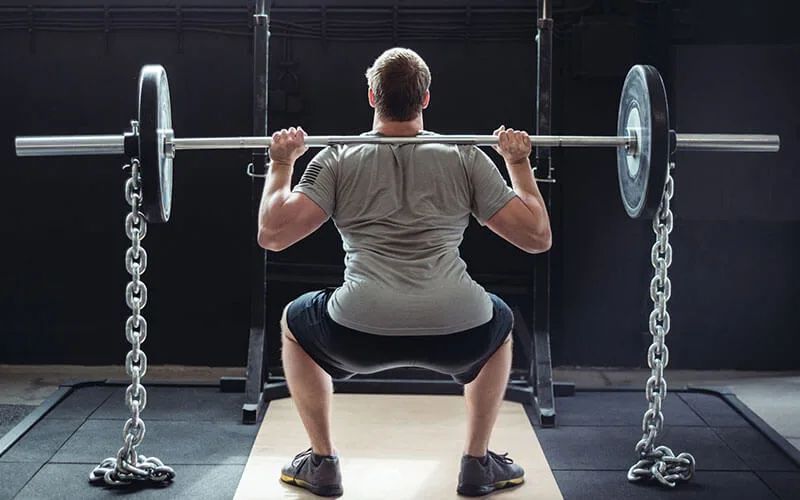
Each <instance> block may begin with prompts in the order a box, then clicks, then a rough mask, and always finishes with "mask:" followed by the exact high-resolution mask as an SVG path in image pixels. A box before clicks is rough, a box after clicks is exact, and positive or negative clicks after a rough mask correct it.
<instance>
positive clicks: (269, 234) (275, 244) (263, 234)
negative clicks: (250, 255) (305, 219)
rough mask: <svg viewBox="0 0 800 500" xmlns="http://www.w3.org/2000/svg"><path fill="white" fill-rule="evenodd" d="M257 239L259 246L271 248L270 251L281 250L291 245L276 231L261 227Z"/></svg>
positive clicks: (265, 248) (266, 248)
mask: <svg viewBox="0 0 800 500" xmlns="http://www.w3.org/2000/svg"><path fill="white" fill-rule="evenodd" d="M257 239H258V246H260V247H261V248H263V249H264V250H269V251H270V252H280V251H281V250H284V249H285V248H286V247H288V246H289V245H287V244H286V242H284V241H281V238H280V236H279V235H278V234H277V233H276V232H274V231H269V230H267V229H264V228H260V229H259V230H258V238H257Z"/></svg>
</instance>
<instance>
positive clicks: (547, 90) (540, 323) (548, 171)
mask: <svg viewBox="0 0 800 500" xmlns="http://www.w3.org/2000/svg"><path fill="white" fill-rule="evenodd" d="M550 8H551V6H550V3H549V2H548V1H547V0H538V8H537V12H538V17H539V19H538V21H537V28H538V29H537V41H538V44H537V45H538V54H537V60H538V63H537V73H538V75H537V92H536V134H537V135H550V133H551V129H552V127H551V107H552V81H553V19H552V17H551V15H552V13H551V12H550ZM534 162H535V163H534V166H535V172H536V176H537V178H538V179H541V180H543V181H545V182H542V183H540V187H539V188H540V190H541V192H542V197H543V198H544V202H545V205H546V206H547V210H548V211H550V210H551V205H552V203H551V202H552V181H553V164H552V157H551V150H550V148H549V147H537V148H536V155H535V160H534ZM536 260H537V262H536V267H535V272H534V283H533V294H534V295H533V349H534V352H533V353H531V354H532V356H531V359H532V362H531V369H530V374H529V378H530V383H531V385H532V386H533V387H534V391H535V397H534V405H535V407H536V412H537V415H538V417H539V420H540V422H541V424H542V425H545V426H552V425H555V398H554V395H553V366H552V359H551V355H550V271H551V262H550V252H546V253H544V254H542V255H539V256H537V258H536Z"/></svg>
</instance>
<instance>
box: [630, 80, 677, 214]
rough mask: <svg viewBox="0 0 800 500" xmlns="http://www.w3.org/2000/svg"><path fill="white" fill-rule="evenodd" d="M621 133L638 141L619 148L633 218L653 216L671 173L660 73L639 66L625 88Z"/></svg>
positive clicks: (667, 121)
mask: <svg viewBox="0 0 800 500" xmlns="http://www.w3.org/2000/svg"><path fill="white" fill-rule="evenodd" d="M617 134H618V135H624V136H628V135H633V136H636V137H637V138H638V140H637V141H636V142H637V144H636V145H634V146H633V147H631V148H617V174H618V176H619V190H620V194H621V195H622V204H623V205H624V206H625V211H626V212H627V213H628V215H629V216H630V217H632V218H634V219H635V218H638V217H653V216H654V215H655V214H656V212H657V211H658V207H659V205H660V204H661V198H662V197H663V194H664V188H665V187H666V182H667V173H668V171H669V109H668V107H667V91H666V89H665V88H664V81H663V80H662V79H661V75H660V74H659V73H658V70H657V69H655V68H654V67H652V66H646V65H636V66H634V67H633V68H631V70H630V71H629V72H628V76H627V77H626V78H625V83H624V85H623V86H622V97H621V98H620V102H619V115H618V116H617Z"/></svg>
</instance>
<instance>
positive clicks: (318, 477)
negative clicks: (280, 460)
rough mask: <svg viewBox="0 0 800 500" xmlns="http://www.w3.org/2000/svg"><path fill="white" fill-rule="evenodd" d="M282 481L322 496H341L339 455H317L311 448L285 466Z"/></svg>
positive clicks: (282, 471)
mask: <svg viewBox="0 0 800 500" xmlns="http://www.w3.org/2000/svg"><path fill="white" fill-rule="evenodd" d="M281 481H283V482H284V483H287V484H291V485H294V486H299V487H301V488H305V489H307V490H308V491H310V492H311V493H314V494H315V495H319V496H322V497H335V496H341V495H342V471H341V468H340V467H339V457H322V456H319V455H315V454H313V453H312V451H311V448H309V449H307V450H306V451H304V452H302V453H300V454H299V455H297V456H296V457H294V459H293V460H292V462H291V463H289V464H286V465H285V466H283V469H282V470H281Z"/></svg>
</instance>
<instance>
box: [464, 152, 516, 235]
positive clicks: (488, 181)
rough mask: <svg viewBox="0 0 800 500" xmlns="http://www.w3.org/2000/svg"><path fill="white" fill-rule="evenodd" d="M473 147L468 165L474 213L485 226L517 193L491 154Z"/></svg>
mask: <svg viewBox="0 0 800 500" xmlns="http://www.w3.org/2000/svg"><path fill="white" fill-rule="evenodd" d="M472 149H473V154H472V155H471V156H472V158H471V160H472V161H471V165H470V166H468V168H469V170H468V171H469V172H470V182H471V183H472V215H473V216H474V217H475V219H476V220H477V221H478V223H480V225H481V226H485V225H486V221H488V220H489V219H491V218H492V216H494V214H496V213H497V212H498V211H499V210H500V209H501V208H503V207H504V206H506V204H507V203H508V202H509V201H511V200H512V199H513V198H514V197H515V196H516V193H515V192H514V190H513V189H511V187H510V186H509V185H508V183H507V182H506V180H505V179H504V178H503V176H502V175H501V174H500V171H499V170H497V167H496V166H495V164H494V162H493V161H492V160H491V159H490V158H489V156H488V155H487V154H486V153H484V152H483V151H482V150H480V149H478V148H477V147H475V148H472ZM470 167H471V168H470Z"/></svg>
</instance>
